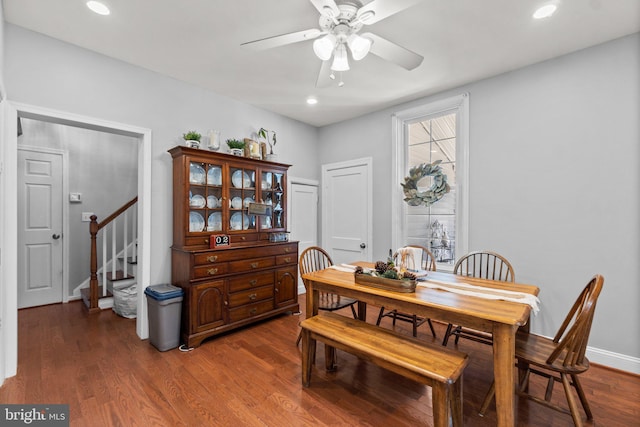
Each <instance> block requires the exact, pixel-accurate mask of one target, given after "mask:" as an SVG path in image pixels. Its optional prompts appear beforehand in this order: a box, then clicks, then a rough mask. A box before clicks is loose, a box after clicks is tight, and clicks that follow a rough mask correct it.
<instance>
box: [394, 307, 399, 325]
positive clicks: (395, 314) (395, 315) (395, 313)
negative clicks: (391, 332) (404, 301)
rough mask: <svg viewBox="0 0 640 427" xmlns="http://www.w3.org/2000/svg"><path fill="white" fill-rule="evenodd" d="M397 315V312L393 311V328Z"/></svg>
mask: <svg viewBox="0 0 640 427" xmlns="http://www.w3.org/2000/svg"><path fill="white" fill-rule="evenodd" d="M397 314H398V310H393V326H396V319H397V318H398V316H397Z"/></svg>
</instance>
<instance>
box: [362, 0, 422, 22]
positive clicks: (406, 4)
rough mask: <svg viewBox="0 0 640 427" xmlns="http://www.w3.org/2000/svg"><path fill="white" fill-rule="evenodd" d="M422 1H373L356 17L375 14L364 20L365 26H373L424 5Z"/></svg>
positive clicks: (363, 7)
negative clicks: (394, 15) (406, 10)
mask: <svg viewBox="0 0 640 427" xmlns="http://www.w3.org/2000/svg"><path fill="white" fill-rule="evenodd" d="M422 1H423V0H373V1H372V2H371V3H369V4H366V5H365V6H362V7H361V8H360V9H359V10H358V13H357V15H356V16H358V17H361V16H363V15H364V14H365V13H367V14H369V13H370V12H373V13H374V15H373V16H371V17H369V18H365V19H363V20H362V22H363V23H364V24H366V25H371V24H375V23H376V22H378V21H382V20H383V19H384V18H387V17H389V16H391V15H393V14H395V13H398V12H401V11H403V10H405V9H408V8H410V7H411V6H414V5H416V4H418V3H422Z"/></svg>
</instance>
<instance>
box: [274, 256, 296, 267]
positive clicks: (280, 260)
mask: <svg viewBox="0 0 640 427" xmlns="http://www.w3.org/2000/svg"><path fill="white" fill-rule="evenodd" d="M297 261H298V258H297V257H296V254H291V255H280V256H277V257H276V265H285V264H295V263H296V262H297Z"/></svg>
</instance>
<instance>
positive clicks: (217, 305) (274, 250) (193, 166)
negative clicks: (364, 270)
mask: <svg viewBox="0 0 640 427" xmlns="http://www.w3.org/2000/svg"><path fill="white" fill-rule="evenodd" d="M169 153H171V156H172V157H173V246H172V248H171V278H172V282H173V284H174V285H176V286H180V287H181V288H182V289H183V290H184V298H183V303H182V304H183V305H182V328H181V329H182V341H183V342H184V343H185V344H186V345H187V346H189V347H193V346H198V345H200V344H201V343H202V341H203V340H204V339H206V338H209V337H211V336H214V335H217V334H219V333H222V332H226V331H229V330H232V329H235V328H238V327H240V326H243V325H247V324H249V323H253V322H256V321H259V320H263V319H266V318H269V317H272V316H275V315H278V314H282V313H285V312H288V311H298V309H299V307H298V242H289V241H287V240H288V239H287V238H286V236H287V233H286V230H287V215H286V206H287V199H286V198H287V192H286V188H287V170H288V168H289V165H285V164H281V163H274V162H268V161H262V160H255V159H250V158H246V157H239V156H233V155H229V154H224V153H217V152H211V151H206V150H200V149H194V148H187V147H175V148H173V149H171V150H169Z"/></svg>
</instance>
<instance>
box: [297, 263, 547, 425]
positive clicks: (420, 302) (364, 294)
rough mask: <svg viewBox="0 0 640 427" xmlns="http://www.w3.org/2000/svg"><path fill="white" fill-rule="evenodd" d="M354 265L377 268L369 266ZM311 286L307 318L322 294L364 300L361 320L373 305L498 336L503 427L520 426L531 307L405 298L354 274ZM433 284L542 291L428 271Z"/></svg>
mask: <svg viewBox="0 0 640 427" xmlns="http://www.w3.org/2000/svg"><path fill="white" fill-rule="evenodd" d="M351 265H359V266H363V267H370V268H371V267H373V264H371V263H367V262H354V263H351ZM302 277H303V279H304V280H305V283H306V287H307V298H306V303H307V310H306V316H307V317H311V316H315V315H316V314H318V301H319V292H321V291H322V292H331V293H335V294H339V295H342V296H345V297H349V298H355V299H357V300H358V317H359V318H360V320H365V321H366V311H367V304H373V305H376V306H384V307H385V308H395V309H397V310H400V311H402V312H406V313H415V314H417V315H419V316H423V317H426V318H430V319H437V320H440V321H444V322H447V323H453V324H456V325H463V326H468V327H471V328H474V329H478V330H481V331H486V332H491V333H492V334H493V367H494V377H495V390H496V413H497V421H498V424H497V425H498V426H500V427H506V426H514V425H515V393H514V392H515V376H514V363H515V335H516V331H517V330H518V328H519V327H521V326H524V325H526V324H527V321H528V319H529V314H530V312H531V307H530V306H529V305H527V304H522V303H517V302H510V301H503V300H492V299H485V298H481V297H477V296H469V295H462V294H459V293H454V292H448V291H445V290H440V289H431V288H427V287H423V286H420V282H418V286H417V287H416V290H415V292H411V293H401V292H395V291H388V290H383V289H379V288H375V287H372V286H367V285H361V284H357V283H355V279H354V274H353V273H352V272H347V271H339V270H337V269H332V268H328V269H325V270H320V271H315V272H311V273H307V274H305V275H303V276H302ZM426 279H427V280H437V281H441V282H448V283H466V284H470V285H475V286H480V287H483V288H490V289H497V290H508V291H515V292H523V293H527V294H531V295H538V292H539V289H538V287H537V286H533V285H526V284H520V283H511V282H500V281H495V280H487V279H477V278H472V277H466V276H459V275H455V274H451V273H444V272H435V271H434V272H431V271H430V272H428V275H427V277H426Z"/></svg>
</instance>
